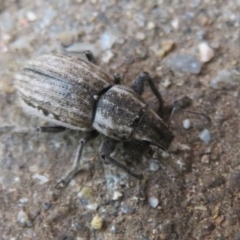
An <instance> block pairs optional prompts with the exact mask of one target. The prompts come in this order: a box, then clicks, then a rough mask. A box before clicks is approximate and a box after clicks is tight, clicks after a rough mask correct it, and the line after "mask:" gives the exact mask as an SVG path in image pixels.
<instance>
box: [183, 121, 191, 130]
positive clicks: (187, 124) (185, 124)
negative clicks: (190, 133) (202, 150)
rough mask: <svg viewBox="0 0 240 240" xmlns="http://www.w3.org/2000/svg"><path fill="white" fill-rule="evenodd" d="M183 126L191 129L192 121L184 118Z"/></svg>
mask: <svg viewBox="0 0 240 240" xmlns="http://www.w3.org/2000/svg"><path fill="white" fill-rule="evenodd" d="M183 127H184V128H185V129H189V128H190V127H191V122H190V120H189V119H184V120H183Z"/></svg>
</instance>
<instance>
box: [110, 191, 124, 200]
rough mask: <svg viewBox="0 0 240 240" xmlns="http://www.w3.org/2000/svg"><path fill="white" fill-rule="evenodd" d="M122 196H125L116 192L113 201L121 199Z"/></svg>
mask: <svg viewBox="0 0 240 240" xmlns="http://www.w3.org/2000/svg"><path fill="white" fill-rule="evenodd" d="M122 196H123V194H122V193H121V192H119V191H115V192H114V193H113V198H112V200H113V201H117V200H119V199H121V198H122Z"/></svg>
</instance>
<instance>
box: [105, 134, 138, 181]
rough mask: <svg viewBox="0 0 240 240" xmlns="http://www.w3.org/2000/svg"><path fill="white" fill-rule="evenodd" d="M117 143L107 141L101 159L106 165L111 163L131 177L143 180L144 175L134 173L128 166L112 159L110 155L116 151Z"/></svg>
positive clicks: (110, 140)
mask: <svg viewBox="0 0 240 240" xmlns="http://www.w3.org/2000/svg"><path fill="white" fill-rule="evenodd" d="M116 143H117V142H116V141H114V140H112V139H107V140H105V141H104V143H103V145H102V149H101V158H102V159H103V162H104V163H111V164H113V165H115V166H117V167H119V168H121V169H122V170H123V171H125V172H126V173H128V174H129V175H131V176H133V177H135V178H137V179H140V180H141V179H143V175H142V174H137V173H134V172H132V171H131V170H130V169H129V168H128V167H127V166H125V165H123V164H122V163H120V162H118V161H117V160H115V159H113V158H111V157H110V154H111V153H112V152H113V151H114V149H115V146H116Z"/></svg>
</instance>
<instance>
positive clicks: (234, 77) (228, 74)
mask: <svg viewBox="0 0 240 240" xmlns="http://www.w3.org/2000/svg"><path fill="white" fill-rule="evenodd" d="M239 79H240V75H239V73H238V72H237V71H236V70H227V69H223V70H220V71H219V72H218V75H217V76H216V77H215V78H214V79H213V80H212V81H211V82H210V86H211V87H212V88H214V89H219V88H220V86H219V85H220V84H221V83H222V84H223V83H224V84H230V85H233V86H234V85H237V84H238V83H239Z"/></svg>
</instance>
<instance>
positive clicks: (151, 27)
mask: <svg viewBox="0 0 240 240" xmlns="http://www.w3.org/2000/svg"><path fill="white" fill-rule="evenodd" d="M154 28H155V23H154V22H148V23H147V30H153V29H154Z"/></svg>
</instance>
